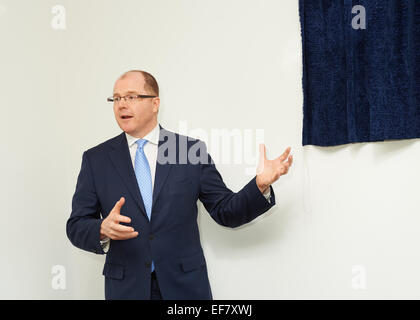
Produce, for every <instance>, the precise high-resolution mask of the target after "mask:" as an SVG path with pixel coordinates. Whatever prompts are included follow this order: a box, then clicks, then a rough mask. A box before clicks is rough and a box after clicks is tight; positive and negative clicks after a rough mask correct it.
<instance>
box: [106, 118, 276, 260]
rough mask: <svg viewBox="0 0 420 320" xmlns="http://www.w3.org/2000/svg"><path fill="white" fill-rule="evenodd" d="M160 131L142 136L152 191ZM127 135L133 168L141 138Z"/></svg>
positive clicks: (266, 192)
mask: <svg viewBox="0 0 420 320" xmlns="http://www.w3.org/2000/svg"><path fill="white" fill-rule="evenodd" d="M159 131H160V128H159V124H157V125H156V126H155V127H154V128H153V129H152V131H150V132H149V133H148V134H146V135H145V136H144V137H143V138H142V139H145V140H147V141H148V142H147V143H146V144H145V145H144V147H143V150H144V154H145V155H146V158H147V161H148V162H149V167H150V174H151V176H152V192H153V187H154V185H155V174H156V162H157V154H158V146H159V133H160V132H159ZM125 136H126V138H127V143H128V150H129V151H130V157H131V162H132V164H133V168H135V164H134V161H135V159H136V152H137V148H138V145H137V143H136V141H137V140H139V139H140V138H136V137H133V136H130V135H129V134H128V133H127V132H126V133H125ZM270 196H271V192H270V188H268V189H267V190H266V191H265V192H264V197H265V198H266V199H267V201H268V202H270ZM109 240H110V239H109V238H104V239H103V240H101V245H102V249H103V250H104V252H105V253H106V252H108V249H109Z"/></svg>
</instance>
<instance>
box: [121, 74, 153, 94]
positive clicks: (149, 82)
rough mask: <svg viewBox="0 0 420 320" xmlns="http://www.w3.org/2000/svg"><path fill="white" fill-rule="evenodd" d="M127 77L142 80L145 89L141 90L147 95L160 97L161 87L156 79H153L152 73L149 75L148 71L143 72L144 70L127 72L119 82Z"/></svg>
mask: <svg viewBox="0 0 420 320" xmlns="http://www.w3.org/2000/svg"><path fill="white" fill-rule="evenodd" d="M127 76H133V77H138V78H140V79H141V82H142V83H143V88H139V89H143V90H144V91H145V93H147V94H150V95H154V96H159V85H158V83H157V81H156V79H155V77H153V76H152V75H151V74H150V73H148V72H146V71H143V70H130V71H127V72H125V73H123V74H122V75H121V76H120V77H119V78H118V80H120V79H124V78H126V77H127ZM140 79H139V80H140ZM118 80H117V81H118Z"/></svg>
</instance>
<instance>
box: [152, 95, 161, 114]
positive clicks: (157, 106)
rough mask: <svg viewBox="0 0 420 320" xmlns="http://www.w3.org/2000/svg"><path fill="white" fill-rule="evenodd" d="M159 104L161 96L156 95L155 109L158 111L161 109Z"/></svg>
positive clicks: (154, 100)
mask: <svg viewBox="0 0 420 320" xmlns="http://www.w3.org/2000/svg"><path fill="white" fill-rule="evenodd" d="M159 106H160V98H159V97H156V98H154V99H153V111H155V112H156V113H157V112H158V111H159Z"/></svg>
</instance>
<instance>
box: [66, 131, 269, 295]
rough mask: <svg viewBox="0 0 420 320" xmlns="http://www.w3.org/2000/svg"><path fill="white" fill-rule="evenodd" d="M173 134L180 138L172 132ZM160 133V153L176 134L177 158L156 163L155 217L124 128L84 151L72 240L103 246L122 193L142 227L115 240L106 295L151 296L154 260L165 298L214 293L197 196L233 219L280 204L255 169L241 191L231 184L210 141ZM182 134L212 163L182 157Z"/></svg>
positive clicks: (214, 212) (218, 215) (219, 217)
mask: <svg viewBox="0 0 420 320" xmlns="http://www.w3.org/2000/svg"><path fill="white" fill-rule="evenodd" d="M159 126H160V125H159ZM170 135H172V137H175V139H172V140H171V139H169V138H168V137H169V136H170ZM159 137H160V138H159V147H158V159H159V157H160V156H162V155H164V154H163V153H164V152H165V150H166V152H167V151H168V150H167V149H165V148H163V145H162V144H163V143H166V145H168V144H169V142H170V143H171V144H172V145H173V144H177V148H176V155H177V157H176V159H177V161H176V163H170V164H169V163H166V164H161V163H159V161H157V163H156V173H155V183H154V189H153V204H152V215H151V220H150V221H149V219H148V217H147V214H146V211H145V208H144V205H143V200H142V197H141V193H140V190H139V187H138V184H137V180H136V176H135V172H134V168H133V165H132V162H131V158H130V154H129V149H128V145H127V139H126V136H125V133H124V132H122V133H121V134H120V135H118V136H116V137H114V138H112V139H110V140H108V141H106V142H104V143H101V144H99V145H98V146H96V147H93V148H91V149H89V150H87V151H85V152H84V153H83V159H82V165H81V169H80V173H79V176H78V179H77V185H76V190H75V193H74V196H73V200H72V212H71V215H70V218H69V219H68V221H67V228H66V230H67V236H68V238H69V239H70V241H71V242H72V244H73V245H75V246H76V247H78V248H81V249H83V250H87V251H90V252H94V253H97V254H105V252H104V251H103V250H102V247H101V245H100V239H99V237H100V226H101V223H102V220H103V219H104V218H106V216H107V215H108V213H109V212H110V211H111V210H112V208H113V207H114V205H115V203H116V202H117V201H118V200H119V199H120V198H121V197H122V196H123V197H125V204H124V206H123V207H122V209H121V214H122V215H125V216H128V217H130V218H131V223H130V224H129V225H131V226H132V227H134V229H135V230H136V231H138V232H139V235H138V236H137V237H136V238H133V239H129V240H111V241H110V247H109V251H108V252H107V254H106V260H105V265H104V268H103V275H104V276H105V298H106V299H150V285H151V283H150V282H151V277H150V272H151V262H152V260H153V262H154V265H155V270H156V276H157V278H158V281H159V286H160V290H161V294H162V297H163V299H212V293H211V288H210V283H209V279H208V274H207V266H206V260H205V257H204V254H203V249H202V247H201V243H200V237H199V230H198V225H197V200H198V199H199V200H200V201H201V202H202V203H203V205H204V207H205V208H206V210H207V211H208V212H209V213H210V215H211V217H212V218H213V219H214V220H215V221H216V222H217V223H219V224H221V225H223V226H227V227H237V226H240V225H242V224H244V223H247V222H250V221H251V220H253V219H255V218H256V217H257V216H259V215H261V214H262V213H264V212H266V211H267V210H268V209H269V208H271V207H272V206H273V205H274V204H275V197H274V192H273V189H272V187H271V186H270V192H271V199H270V201H271V202H268V201H267V199H266V198H265V197H264V195H263V194H262V193H261V192H260V190H259V189H258V187H257V185H256V180H255V179H256V177H254V178H253V179H252V180H251V181H249V182H248V183H247V184H246V185H245V186H244V187H243V188H242V189H241V190H240V191H239V192H237V193H235V192H232V191H231V190H230V189H228V188H227V187H226V185H225V183H224V182H223V180H222V177H221V176H220V173H219V172H218V170H217V169H216V167H215V165H214V163H213V161H212V159H211V157H210V155H209V154H208V153H207V149H206V146H205V143H204V142H202V141H200V140H198V139H192V138H189V137H186V136H181V135H179V134H176V133H173V132H170V131H167V130H165V129H163V128H162V127H161V126H160V133H159ZM180 137H181V138H182V139H185V138H187V144H186V146H187V151H188V152H189V151H191V152H192V151H194V152H196V154H197V155H200V156H202V155H203V156H204V157H203V158H200V159H204V158H206V159H207V160H208V161H207V163H206V161H199V162H198V163H191V161H190V160H188V161H187V163H181V160H179V155H180V151H179V149H180V148H178V147H179V146H180V145H181V144H180ZM183 141H185V140H183ZM192 148H194V149H192ZM162 152H163V153H162ZM183 152H184V153H185V151H183ZM101 216H102V217H101ZM122 224H124V223H122Z"/></svg>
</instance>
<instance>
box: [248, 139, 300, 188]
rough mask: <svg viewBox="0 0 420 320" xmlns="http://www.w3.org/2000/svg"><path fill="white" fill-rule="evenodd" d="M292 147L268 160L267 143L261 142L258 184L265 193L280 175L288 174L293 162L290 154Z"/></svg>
mask: <svg viewBox="0 0 420 320" xmlns="http://www.w3.org/2000/svg"><path fill="white" fill-rule="evenodd" d="M290 149H291V148H290V147H287V149H286V151H284V153H283V154H282V155H281V156H279V157H278V158H276V159H273V160H268V159H267V155H266V152H265V145H264V144H260V160H259V163H258V168H257V180H256V181H257V186H258V189H260V191H261V192H262V193H264V192H265V191H266V190H267V188H269V187H270V185H271V184H272V183H273V182H275V181H277V179H278V178H280V176H282V175H284V174H287V172H288V171H289V168H290V167H291V165H292V162H293V156H292V155H290V156H289V153H290Z"/></svg>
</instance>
